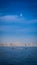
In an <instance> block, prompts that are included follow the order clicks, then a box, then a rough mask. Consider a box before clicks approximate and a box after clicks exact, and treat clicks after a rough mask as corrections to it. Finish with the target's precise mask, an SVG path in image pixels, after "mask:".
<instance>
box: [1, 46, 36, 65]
mask: <svg viewBox="0 0 37 65" xmlns="http://www.w3.org/2000/svg"><path fill="white" fill-rule="evenodd" d="M0 65H37V47H20V46H18V47H7V46H0Z"/></svg>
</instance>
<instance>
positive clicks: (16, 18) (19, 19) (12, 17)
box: [0, 15, 37, 24]
mask: <svg viewBox="0 0 37 65" xmlns="http://www.w3.org/2000/svg"><path fill="white" fill-rule="evenodd" d="M0 21H1V22H18V23H25V24H29V23H37V20H29V21H28V20H26V19H25V17H23V16H22V17H21V16H17V15H5V16H0Z"/></svg>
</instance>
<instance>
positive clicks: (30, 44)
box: [0, 42, 37, 47]
mask: <svg viewBox="0 0 37 65" xmlns="http://www.w3.org/2000/svg"><path fill="white" fill-rule="evenodd" d="M0 46H27V47H37V44H33V43H18V42H17V43H0Z"/></svg>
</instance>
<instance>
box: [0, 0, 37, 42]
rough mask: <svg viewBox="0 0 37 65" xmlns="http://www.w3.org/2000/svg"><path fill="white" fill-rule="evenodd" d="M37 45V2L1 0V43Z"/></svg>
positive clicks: (33, 0) (32, 0)
mask: <svg viewBox="0 0 37 65" xmlns="http://www.w3.org/2000/svg"><path fill="white" fill-rule="evenodd" d="M12 42H26V43H27V42H28V43H37V1H36V0H31V1H30V0H22V1H19V0H18V1H17V0H14V1H13V0H0V43H12Z"/></svg>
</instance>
